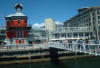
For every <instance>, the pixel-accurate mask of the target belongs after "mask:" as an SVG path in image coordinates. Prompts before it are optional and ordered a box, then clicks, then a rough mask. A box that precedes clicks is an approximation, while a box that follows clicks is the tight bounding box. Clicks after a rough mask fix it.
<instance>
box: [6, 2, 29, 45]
mask: <svg viewBox="0 0 100 68" xmlns="http://www.w3.org/2000/svg"><path fill="white" fill-rule="evenodd" d="M15 9H16V13H15V14H10V15H8V16H6V17H5V19H6V28H7V30H6V41H7V44H13V45H16V44H17V45H18V44H28V40H27V38H28V32H29V30H30V28H31V27H30V26H28V25H27V19H28V17H27V16H26V15H24V14H23V13H22V12H21V11H22V9H23V7H22V5H21V4H16V6H15Z"/></svg>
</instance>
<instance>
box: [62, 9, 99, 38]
mask: <svg viewBox="0 0 100 68" xmlns="http://www.w3.org/2000/svg"><path fill="white" fill-rule="evenodd" d="M68 26H69V27H88V29H87V30H88V32H87V33H86V34H88V35H89V34H90V36H91V37H90V39H97V40H100V7H87V8H81V9H79V10H78V14H77V15H75V16H74V17H72V18H70V19H69V20H67V21H65V22H64V27H68Z"/></svg>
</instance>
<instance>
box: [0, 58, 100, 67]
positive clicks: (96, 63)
mask: <svg viewBox="0 0 100 68" xmlns="http://www.w3.org/2000/svg"><path fill="white" fill-rule="evenodd" d="M0 68H1V66H0ZM2 68H100V57H91V58H90V57H89V58H82V59H77V58H76V59H73V60H64V61H60V62H59V63H56V64H55V63H51V62H43V63H28V64H14V65H5V66H2Z"/></svg>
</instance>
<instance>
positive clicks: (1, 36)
mask: <svg viewBox="0 0 100 68" xmlns="http://www.w3.org/2000/svg"><path fill="white" fill-rule="evenodd" d="M5 39H6V28H0V44H1V43H2V42H4V41H5Z"/></svg>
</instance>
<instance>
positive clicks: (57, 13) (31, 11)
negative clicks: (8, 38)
mask: <svg viewBox="0 0 100 68" xmlns="http://www.w3.org/2000/svg"><path fill="white" fill-rule="evenodd" d="M16 3H22V4H23V7H24V9H23V13H24V14H25V15H27V16H28V23H29V24H36V23H38V24H41V23H43V22H44V19H45V18H53V19H55V20H56V21H58V22H64V21H66V20H68V19H69V18H71V17H73V16H74V15H76V14H77V13H78V12H77V9H79V8H82V7H89V6H100V0H0V23H1V24H3V25H4V24H5V19H4V17H5V16H7V15H9V14H11V13H15V9H14V6H15V4H16Z"/></svg>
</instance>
